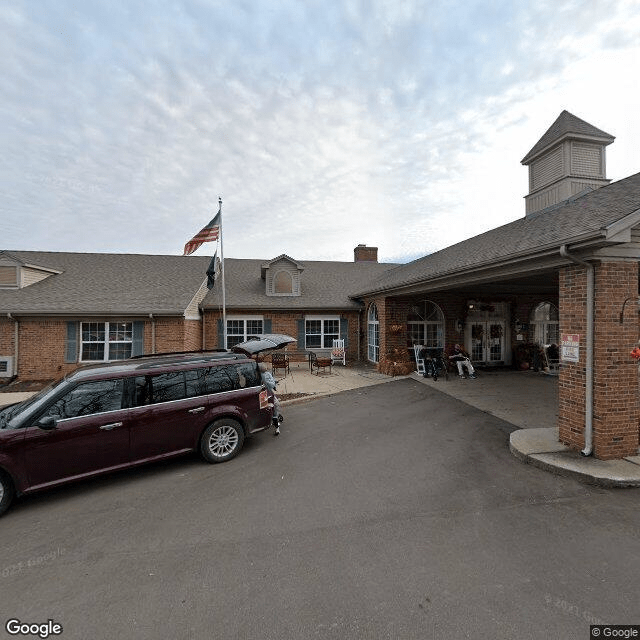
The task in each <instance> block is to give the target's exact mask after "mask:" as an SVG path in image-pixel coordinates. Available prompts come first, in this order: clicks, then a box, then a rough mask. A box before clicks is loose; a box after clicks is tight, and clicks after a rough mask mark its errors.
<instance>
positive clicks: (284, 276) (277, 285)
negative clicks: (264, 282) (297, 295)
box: [273, 271, 293, 294]
mask: <svg viewBox="0 0 640 640" xmlns="http://www.w3.org/2000/svg"><path fill="white" fill-rule="evenodd" d="M273 292H274V293H280V294H287V293H293V279H292V278H291V274H290V273H288V272H287V271H278V273H276V275H275V278H274V279H273Z"/></svg>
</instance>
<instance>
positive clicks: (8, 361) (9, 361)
mask: <svg viewBox="0 0 640 640" xmlns="http://www.w3.org/2000/svg"><path fill="white" fill-rule="evenodd" d="M11 377H13V356H0V378H11Z"/></svg>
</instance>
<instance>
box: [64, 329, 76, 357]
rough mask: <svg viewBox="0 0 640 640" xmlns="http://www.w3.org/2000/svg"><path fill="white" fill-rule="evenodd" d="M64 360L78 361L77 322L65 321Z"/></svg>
mask: <svg viewBox="0 0 640 640" xmlns="http://www.w3.org/2000/svg"><path fill="white" fill-rule="evenodd" d="M64 361H65V362H77V361H78V323H77V322H67V339H66V341H65V347H64Z"/></svg>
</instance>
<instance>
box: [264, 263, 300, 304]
mask: <svg viewBox="0 0 640 640" xmlns="http://www.w3.org/2000/svg"><path fill="white" fill-rule="evenodd" d="M303 271H304V266H303V265H302V264H300V263H299V262H296V261H295V260H294V259H293V258H290V257H289V256H288V255H285V254H284V253H283V254H282V255H280V256H278V257H277V258H274V259H273V260H270V261H269V262H265V263H264V264H263V265H262V266H261V275H262V279H263V280H264V281H265V293H266V295H268V296H299V295H300V280H301V273H302V272H303Z"/></svg>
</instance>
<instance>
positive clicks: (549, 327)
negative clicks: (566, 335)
mask: <svg viewBox="0 0 640 640" xmlns="http://www.w3.org/2000/svg"><path fill="white" fill-rule="evenodd" d="M529 323H530V328H531V334H532V336H533V342H535V343H537V344H540V345H546V344H558V342H559V341H560V336H559V322H558V307H556V306H555V305H554V304H552V303H551V302H541V303H540V304H539V305H538V306H537V307H536V308H535V309H534V310H533V311H532V312H531V317H530V319H529Z"/></svg>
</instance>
